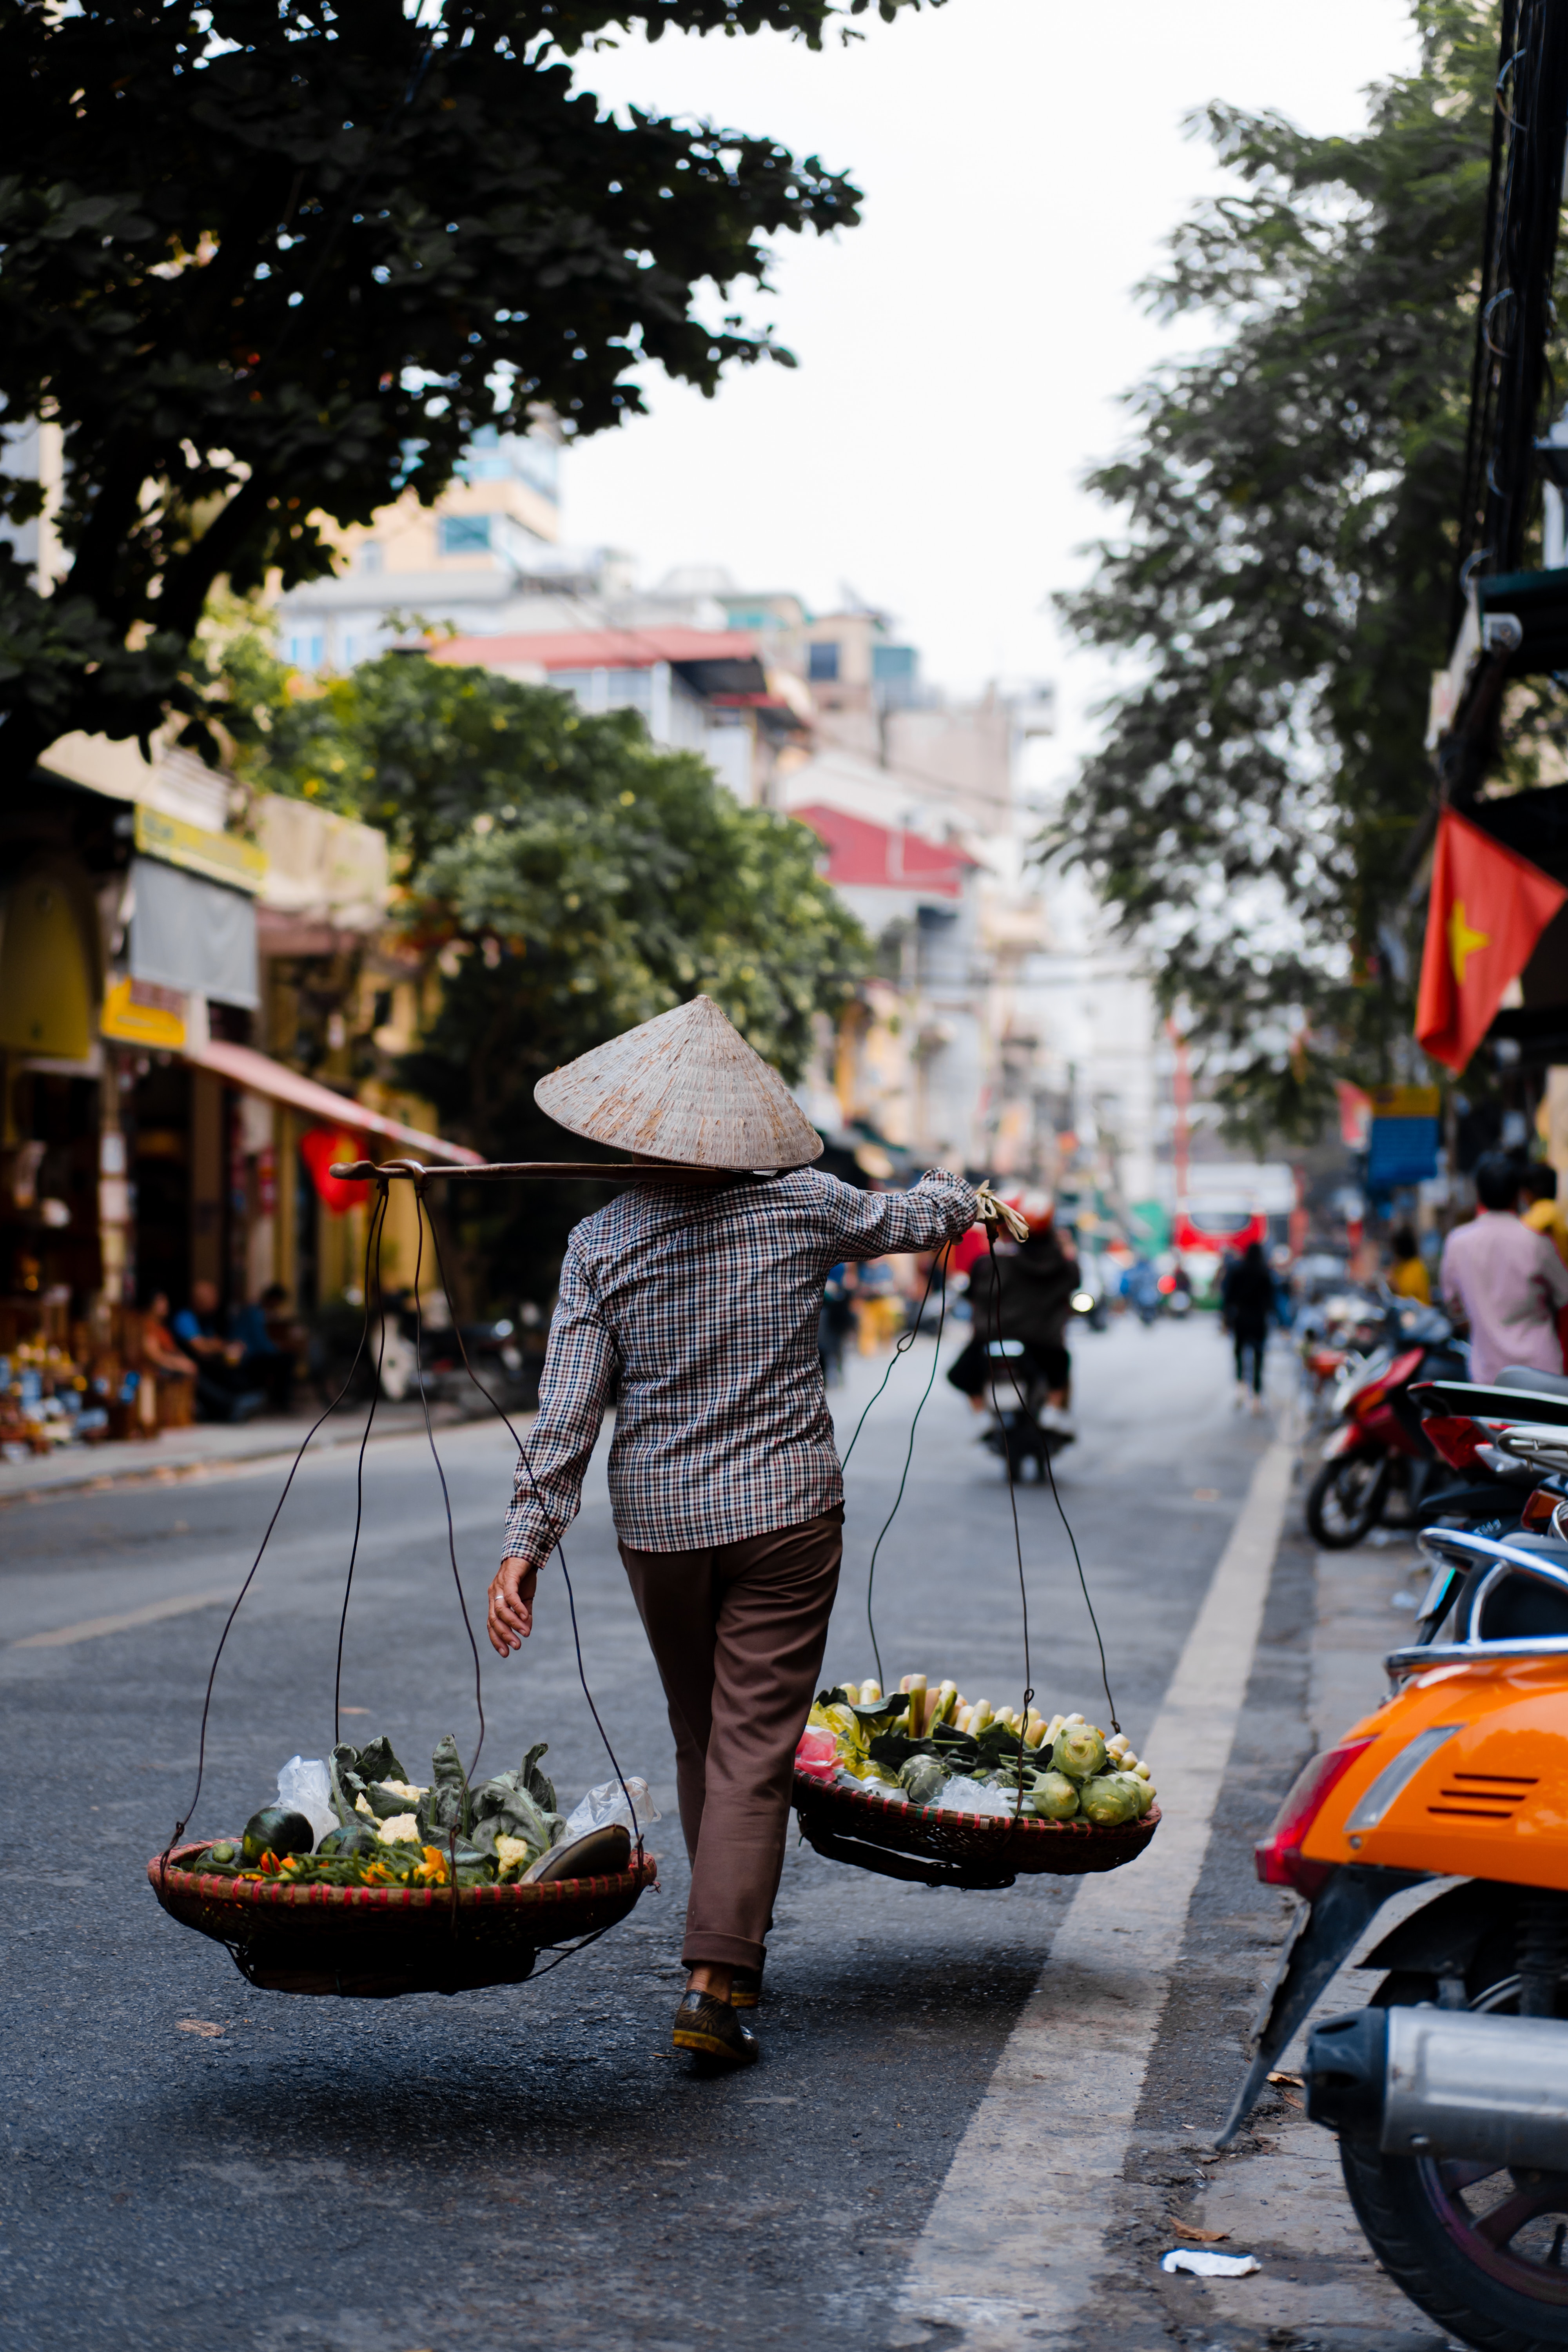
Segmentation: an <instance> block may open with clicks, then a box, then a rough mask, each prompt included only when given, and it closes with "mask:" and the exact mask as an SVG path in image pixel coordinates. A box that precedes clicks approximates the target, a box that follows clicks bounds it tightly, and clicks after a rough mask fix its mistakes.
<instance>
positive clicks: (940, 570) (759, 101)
mask: <svg viewBox="0 0 1568 2352" xmlns="http://www.w3.org/2000/svg"><path fill="white" fill-rule="evenodd" d="M857 21H858V24H859V25H860V26H861V27H862V28H863V29H864V31H865V38H864V40H863V41H860V42H858V43H855V44H853V45H852V46H851V47H848V48H842V47H825V48H824V49H823V50H821V51H820V52H816V53H814V52H812V51H811V50H809V49H807V48H805V47H803V46H800V45H797V44H793V43H791V42H788V41H786V40H783V39H780V38H776V37H773V36H769V35H762V36H758V37H754V38H752V39H725V38H711V39H709V40H707V41H701V40H698V39H694V38H690V37H680V36H671V35H666V37H664V38H663V39H662V40H661V41H659V42H658V43H657V44H654V45H652V46H649V45H647V44H644V43H641V42H631V41H628V42H626V43H625V44H624V45H623V46H622V47H620V48H619V49H618V50H616V51H614V52H611V53H608V54H601V55H599V56H597V57H595V58H590V59H586V60H584V62H583V65H582V67H581V68H580V71H579V79H580V80H581V81H582V82H583V83H584V85H585V86H586V87H588V88H590V89H595V90H596V91H597V92H598V93H599V95H600V96H601V97H602V98H603V99H604V100H605V101H606V103H611V104H616V105H622V104H625V103H626V102H632V103H637V104H640V105H645V106H653V107H656V108H658V109H659V110H663V111H666V112H669V113H675V114H684V115H689V116H701V117H706V118H707V119H709V120H710V121H717V122H721V123H722V124H723V125H725V126H726V127H728V128H736V129H741V130H744V131H753V132H764V131H765V132H767V133H770V134H771V135H773V137H775V138H778V139H780V140H783V141H784V142H787V143H788V144H789V145H790V146H791V147H792V148H793V149H794V151H795V152H796V153H802V152H805V153H808V154H810V153H815V154H816V155H818V156H820V158H821V159H822V161H823V162H824V163H827V164H829V165H831V166H833V167H834V168H837V169H842V170H847V171H848V172H849V173H850V174H851V176H852V177H853V178H854V179H855V180H856V181H857V183H858V185H859V186H860V187H861V188H862V189H863V190H864V191H865V204H864V207H863V214H862V220H861V224H860V226H858V227H857V228H855V229H852V230H849V231H847V232H844V233H841V234H839V235H837V236H833V237H830V238H824V239H818V238H816V237H815V236H809V237H806V238H795V237H785V238H784V239H782V240H781V241H780V245H779V247H778V253H777V262H776V267H775V269H774V272H773V276H774V282H775V289H776V290H775V291H774V293H773V294H772V295H771V296H770V295H762V296H758V295H752V297H750V299H749V300H748V302H747V304H746V305H745V306H744V307H746V309H747V310H748V312H749V315H750V316H751V317H752V319H753V320H768V321H770V322H771V323H772V324H773V327H774V328H775V330H776V331H777V333H778V335H779V337H780V339H781V340H782V341H784V343H785V344H786V345H787V346H788V347H789V348H790V349H791V350H793V351H794V352H795V356H796V358H797V360H798V361H799V366H798V367H797V368H796V369H795V370H789V369H784V368H780V367H776V366H772V365H768V364H763V365H762V366H759V367H756V368H752V369H747V370H742V371H740V372H737V373H731V375H730V376H729V377H728V378H727V379H726V381H725V383H724V385H723V387H722V388H721V391H720V393H719V394H718V395H717V396H716V398H714V399H713V400H711V401H705V400H703V399H702V398H701V397H700V395H699V394H695V393H692V392H690V391H689V390H688V389H686V388H685V387H684V386H680V385H677V384H673V383H668V381H667V380H665V379H664V378H663V377H662V375H660V374H658V373H657V372H654V373H652V374H651V376H650V379H649V381H648V383H647V398H648V404H649V409H650V414H649V415H647V416H646V417H643V418H639V419H636V420H634V421H633V422H632V423H631V424H629V425H626V426H624V427H622V428H620V429H619V430H616V431H612V432H609V433H605V434H604V435H601V436H598V437H596V438H595V439H593V440H591V441H588V442H585V443H584V445H583V446H582V447H581V448H578V449H574V450H573V451H571V452H569V453H568V456H567V459H566V464H565V467H564V469H563V475H564V478H563V535H564V536H565V537H566V538H567V539H568V540H569V541H572V542H573V543H574V544H577V545H584V544H586V545H608V546H614V547H618V548H624V549H626V550H628V551H631V552H632V553H633V554H634V555H635V556H636V557H637V560H638V563H639V568H640V576H641V578H642V579H643V580H644V582H646V583H650V584H651V583H654V582H657V581H658V579H659V578H660V577H661V576H662V574H663V573H664V572H666V571H667V570H668V569H669V568H670V567H672V566H674V565H677V564H687V563H717V564H721V565H723V566H724V567H725V568H726V569H727V570H728V571H730V572H731V573H732V574H733V575H734V577H735V579H736V581H737V583H739V584H740V585H741V586H742V587H745V588H750V589H793V590H795V592H796V593H799V594H801V595H802V596H804V598H805V601H806V603H807V604H808V605H809V606H810V607H811V608H812V609H814V610H816V611H818V612H823V611H828V610H831V609H832V608H833V607H834V606H836V605H837V604H841V603H842V602H843V600H844V598H845V596H846V594H847V593H852V594H853V595H854V596H855V597H856V598H857V599H858V600H863V601H866V602H868V603H870V604H875V605H877V606H879V607H881V608H883V609H886V610H887V611H888V612H889V613H890V614H892V615H893V616H894V620H895V625H896V631H897V634H898V635H899V637H900V639H902V640H905V641H908V642H912V643H914V644H916V645H917V646H920V648H921V654H922V659H923V665H924V674H925V676H926V677H928V679H931V680H932V681H933V682H935V683H936V684H938V685H940V686H942V687H943V688H946V689H947V690H948V691H950V692H952V693H955V694H967V693H972V692H974V691H977V690H978V689H979V688H981V687H983V686H984V683H985V682H986V681H987V680H988V679H990V678H993V677H1005V678H1009V679H1019V678H1044V679H1052V680H1054V681H1055V682H1056V684H1057V688H1058V697H1059V700H1060V706H1061V731H1060V734H1059V736H1058V746H1057V751H1058V757H1059V758H1061V759H1062V760H1064V761H1067V760H1070V759H1071V758H1072V757H1073V756H1075V755H1076V754H1077V753H1078V752H1079V751H1082V750H1083V749H1084V748H1086V747H1087V745H1088V743H1089V741H1090V740H1092V735H1093V731H1094V730H1093V722H1092V720H1091V719H1090V717H1089V710H1090V707H1091V706H1092V704H1093V703H1094V702H1095V701H1096V700H1097V699H1098V698H1100V695H1101V694H1102V693H1103V691H1104V690H1105V688H1106V686H1107V684H1108V682H1109V674H1108V672H1107V669H1106V667H1105V666H1104V664H1103V662H1102V661H1101V660H1100V657H1099V656H1093V655H1089V654H1085V653H1083V652H1081V651H1078V650H1075V649H1073V648H1071V647H1070V646H1067V645H1065V644H1064V643H1063V641H1062V640H1061V639H1060V637H1059V636H1058V633H1057V631H1056V629H1055V627H1054V625H1053V624H1052V621H1051V618H1050V616H1049V614H1048V611H1047V609H1046V606H1047V598H1048V596H1049V595H1050V593H1051V592H1052V591H1053V590H1056V589H1059V588H1062V587H1066V586H1069V585H1071V584H1072V583H1074V582H1075V581H1077V580H1078V579H1079V578H1081V577H1082V576H1083V572H1084V570H1085V568H1086V567H1085V562H1084V558H1083V557H1082V555H1081V554H1080V553H1079V549H1080V547H1081V545H1082V543H1083V541H1086V540H1087V539H1089V538H1090V537H1091V536H1093V535H1094V534H1095V533H1096V532H1098V531H1102V530H1105V529H1106V528H1107V527H1108V525H1107V518H1106V515H1105V512H1104V510H1103V509H1100V507H1099V506H1098V505H1097V504H1096V502H1095V501H1094V500H1092V499H1089V498H1087V497H1086V496H1085V495H1084V494H1083V492H1082V491H1081V490H1080V489H1079V487H1078V484H1079V478H1080V477H1081V475H1082V473H1083V472H1084V470H1085V468H1086V467H1088V466H1089V465H1090V464H1092V463H1093V462H1094V461H1095V460H1096V459H1097V458H1100V457H1104V456H1107V455H1109V454H1110V452H1111V451H1112V450H1113V449H1114V448H1115V447H1116V446H1118V444H1119V443H1120V441H1121V439H1122V437H1123V436H1124V434H1125V431H1126V423H1125V419H1124V417H1123V416H1122V415H1121V412H1120V411H1119V409H1118V406H1117V395H1118V394H1120V393H1121V392H1122V391H1124V390H1125V389H1126V388H1127V387H1129V386H1130V385H1131V384H1132V383H1135V382H1136V381H1137V379H1138V378H1139V377H1140V376H1141V375H1142V373H1145V371H1146V370H1147V369H1148V367H1149V366H1150V365H1151V363H1152V362H1154V361H1155V360H1157V359H1158V358H1159V357H1160V356H1161V355H1162V354H1163V353H1164V352H1173V351H1176V350H1181V349H1187V348H1191V347H1192V345H1193V342H1194V335H1195V333H1196V331H1195V329H1194V324H1193V322H1191V321H1184V322H1178V324H1177V325H1176V326H1175V327H1174V328H1163V327H1160V326H1158V325H1156V324H1155V323H1154V322H1152V321H1151V320H1148V319H1147V318H1146V317H1145V316H1143V315H1142V312H1141V310H1140V309H1139V307H1138V305H1137V303H1136V301H1135V299H1134V297H1133V292H1132V289H1133V288H1134V287H1135V285H1136V284H1137V282H1138V281H1139V280H1140V279H1141V278H1144V277H1145V276H1147V275H1148V273H1149V272H1150V271H1151V270H1152V269H1153V268H1155V267H1156V266H1157V265H1158V263H1159V260H1160V256H1161V248H1162V245H1163V240H1164V239H1165V238H1166V237H1167V236H1168V235H1169V234H1170V232H1171V230H1172V229H1173V227H1174V226H1175V225H1176V223H1177V222H1178V221H1179V220H1180V219H1181V218H1182V217H1183V215H1184V214H1185V212H1186V211H1187V210H1188V209H1189V207H1190V206H1191V205H1192V203H1193V202H1194V199H1195V198H1197V197H1199V196H1201V195H1202V194H1205V193H1206V192H1208V191H1210V190H1212V189H1214V188H1215V186H1216V185H1218V184H1219V183H1220V175H1219V174H1218V173H1216V172H1215V168H1214V166H1213V164H1212V162H1211V161H1210V158H1209V153H1208V150H1207V147H1206V145H1205V143H1204V142H1202V141H1201V140H1194V139H1193V138H1192V137H1191V136H1190V135H1188V134H1186V133H1184V130H1183V118H1184V116H1185V115H1186V114H1187V113H1189V112H1190V110H1192V109H1194V107H1198V106H1202V105H1203V104H1205V102H1206V101H1207V100H1210V99H1213V98H1224V99H1226V100H1231V101H1232V102H1234V103H1237V104H1239V105H1242V106H1245V107H1249V108H1257V109H1263V108H1271V109H1274V110H1278V111H1279V112H1282V113H1284V114H1287V115H1289V117H1290V118H1291V119H1292V120H1293V121H1297V122H1298V123H1300V124H1301V125H1303V126H1304V127H1305V128H1307V129H1308V130H1310V131H1318V132H1326V131H1353V130H1355V129H1357V128H1359V127H1360V125H1361V124H1362V122H1363V121H1364V119H1365V103H1364V99H1363V91H1364V89H1365V88H1366V86H1367V85H1368V84H1369V83H1372V82H1374V81H1376V80H1378V79H1381V78H1383V77H1384V76H1385V75H1387V74H1388V73H1390V72H1395V71H1401V70H1408V69H1409V68H1411V67H1412V66H1413V65H1414V63H1415V41H1414V38H1413V36H1412V33H1411V23H1410V10H1409V7H1408V5H1406V0H1316V5H1314V6H1313V7H1312V8H1311V9H1310V10H1306V11H1304V10H1302V9H1300V7H1288V6H1286V5H1283V0H1186V5H1182V6H1173V5H1170V0H1121V5H1117V6H1115V7H1107V6H1103V5H1102V6H1100V7H1098V8H1082V7H1068V5H1065V0H947V5H945V6H943V7H942V8H941V9H939V10H937V11H935V12H931V11H928V10H923V9H922V10H921V12H920V13H918V14H914V13H912V12H904V13H903V15H901V16H900V19H899V20H897V21H895V22H894V23H893V24H891V25H883V24H881V23H879V21H878V20H877V19H876V18H875V17H874V16H870V15H868V16H863V17H861V18H859V19H858V20H857ZM715 308H717V306H715Z"/></svg>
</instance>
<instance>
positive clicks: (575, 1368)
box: [502, 1244, 615, 1568]
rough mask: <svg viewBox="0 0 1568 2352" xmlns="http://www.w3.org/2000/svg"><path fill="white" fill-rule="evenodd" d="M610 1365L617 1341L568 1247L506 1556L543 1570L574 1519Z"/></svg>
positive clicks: (521, 1462) (511, 1516) (520, 1468)
mask: <svg viewBox="0 0 1568 2352" xmlns="http://www.w3.org/2000/svg"><path fill="white" fill-rule="evenodd" d="M614 1368H615V1342H614V1340H613V1339H611V1337H610V1334H609V1331H608V1329H607V1328H606V1327H605V1323H604V1321H603V1319H602V1318H601V1315H600V1312H599V1305H598V1301H597V1299H596V1298H595V1296H594V1292H593V1288H592V1286H591V1285H590V1284H589V1282H588V1281H587V1280H586V1278H585V1276H584V1273H583V1269H582V1267H581V1265H580V1264H579V1263H578V1259H577V1255H576V1252H575V1250H574V1249H573V1247H572V1246H571V1245H570V1244H568V1246H567V1251H566V1258H565V1262H564V1264H563V1266H562V1269H561V1290H560V1295H559V1297H558V1299H557V1301H556V1307H555V1314H554V1318H553V1319H552V1323H551V1326H550V1346H549V1349H548V1350H547V1352H546V1354H545V1358H544V1371H543V1374H542V1378H541V1380H540V1383H539V1418H538V1420H537V1421H536V1422H535V1423H534V1424H533V1428H532V1431H531V1433H530V1436H529V1439H528V1444H527V1445H526V1447H525V1448H524V1450H523V1453H522V1455H521V1459H520V1460H519V1462H518V1465H517V1478H516V1481H515V1484H514V1486H513V1488H512V1501H511V1508H510V1511H509V1512H508V1513H507V1515H506V1550H505V1552H504V1554H503V1555H502V1556H503V1558H505V1559H526V1560H527V1561H529V1562H530V1564H531V1566H533V1567H535V1568H542V1566H543V1564H544V1562H545V1561H546V1560H547V1559H549V1557H550V1555H551V1553H552V1551H553V1550H554V1549H555V1546H556V1544H557V1542H558V1541H559V1540H560V1538H561V1534H562V1531H563V1528H567V1527H569V1526H570V1525H571V1523H572V1521H573V1520H574V1518H575V1517H576V1516H577V1508H578V1506H579V1504H580V1503H581V1502H582V1499H583V1474H584V1471H585V1470H586V1468H587V1466H588V1457H589V1455H590V1454H592V1453H593V1451H594V1447H595V1443H596V1441H597V1438H598V1434H599V1424H600V1423H601V1422H602V1421H603V1419H604V1417H605V1399H606V1397H607V1396H608V1394H609V1390H610V1376H611V1373H612V1371H613V1370H614Z"/></svg>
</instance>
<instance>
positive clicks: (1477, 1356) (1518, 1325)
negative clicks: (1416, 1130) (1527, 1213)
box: [1439, 1151, 1568, 1386]
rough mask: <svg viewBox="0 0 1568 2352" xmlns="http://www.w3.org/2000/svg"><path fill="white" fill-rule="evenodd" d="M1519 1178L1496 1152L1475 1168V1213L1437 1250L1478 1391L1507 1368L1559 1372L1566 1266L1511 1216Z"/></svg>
mask: <svg viewBox="0 0 1568 2352" xmlns="http://www.w3.org/2000/svg"><path fill="white" fill-rule="evenodd" d="M1522 1190H1523V1178H1522V1176H1521V1171H1520V1169H1519V1167H1518V1166H1517V1164H1516V1163H1515V1162H1514V1161H1513V1160H1510V1159H1508V1158H1506V1157H1505V1155H1504V1154H1503V1153H1502V1152H1500V1151H1490V1152H1488V1153H1487V1155H1486V1157H1485V1158H1484V1159H1482V1160H1478V1162H1477V1163H1476V1214H1475V1216H1474V1217H1473V1218H1472V1219H1471V1221H1470V1223H1468V1224H1466V1225H1456V1226H1455V1228H1454V1230H1453V1232H1452V1233H1451V1234H1449V1235H1448V1238H1447V1241H1446V1242H1445V1244H1443V1264H1442V1269H1441V1274H1440V1277H1439V1279H1440V1284H1441V1288H1442V1292H1443V1297H1444V1298H1445V1299H1446V1300H1447V1303H1448V1306H1449V1307H1450V1309H1452V1310H1453V1311H1455V1312H1457V1313H1458V1314H1459V1315H1462V1316H1463V1318H1464V1319H1465V1321H1466V1322H1467V1323H1468V1325H1469V1327H1470V1378H1471V1380H1472V1381H1479V1382H1480V1383H1481V1384H1482V1385H1483V1386H1484V1385H1486V1384H1487V1383H1488V1382H1489V1381H1495V1380H1496V1378H1497V1376H1498V1374H1499V1373H1500V1371H1502V1370H1504V1368H1505V1367H1506V1366H1507V1365H1509V1364H1523V1365H1527V1366H1529V1367H1530V1368H1531V1370H1534V1371H1538V1372H1560V1371H1561V1370H1563V1344H1562V1341H1561V1340H1560V1339H1559V1338H1558V1335H1557V1318H1558V1316H1559V1314H1560V1313H1561V1311H1562V1309H1563V1307H1568V1266H1564V1265H1563V1260H1562V1259H1561V1258H1560V1257H1559V1256H1558V1255H1557V1252H1556V1249H1555V1248H1554V1247H1553V1245H1552V1243H1551V1242H1550V1241H1549V1240H1548V1239H1547V1237H1546V1235H1545V1234H1539V1233H1535V1232H1532V1230H1531V1227H1530V1226H1529V1225H1527V1224H1526V1223H1524V1221H1523V1219H1522V1218H1521V1217H1520V1216H1519V1215H1518V1214H1517V1210H1518V1205H1519V1199H1520V1194H1521V1191H1522Z"/></svg>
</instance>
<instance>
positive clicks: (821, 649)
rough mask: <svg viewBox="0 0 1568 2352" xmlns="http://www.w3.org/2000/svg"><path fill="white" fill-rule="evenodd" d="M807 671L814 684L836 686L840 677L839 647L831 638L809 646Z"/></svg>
mask: <svg viewBox="0 0 1568 2352" xmlns="http://www.w3.org/2000/svg"><path fill="white" fill-rule="evenodd" d="M805 653H806V671H805V674H806V676H807V677H808V678H810V680H811V682H812V684H813V686H834V685H836V684H837V679H838V647H837V644H836V643H834V642H833V641H832V640H831V639H825V640H822V641H820V642H819V643H817V644H816V645H811V646H807V647H806V649H805Z"/></svg>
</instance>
